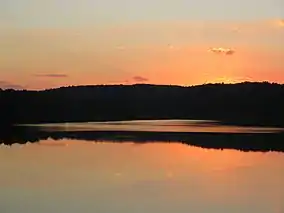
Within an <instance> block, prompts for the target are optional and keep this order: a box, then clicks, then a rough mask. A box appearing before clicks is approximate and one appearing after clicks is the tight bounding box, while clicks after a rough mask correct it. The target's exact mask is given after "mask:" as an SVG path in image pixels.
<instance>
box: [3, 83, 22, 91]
mask: <svg viewBox="0 0 284 213" xmlns="http://www.w3.org/2000/svg"><path fill="white" fill-rule="evenodd" d="M0 88H1V89H17V90H23V89H25V88H24V87H23V86H21V85H18V84H13V83H11V82H8V81H0Z"/></svg>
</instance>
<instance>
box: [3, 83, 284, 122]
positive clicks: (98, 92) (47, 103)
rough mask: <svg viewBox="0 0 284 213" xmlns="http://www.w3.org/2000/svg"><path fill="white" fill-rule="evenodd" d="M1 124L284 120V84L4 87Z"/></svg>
mask: <svg viewBox="0 0 284 213" xmlns="http://www.w3.org/2000/svg"><path fill="white" fill-rule="evenodd" d="M0 112H1V122H0V123H1V124H2V125H6V124H23V123H50V122H84V121H106V120H133V119H210V120H220V121H223V122H225V123H232V124H243V125H270V126H284V85H281V84H275V83H268V82H263V83H250V82H244V83H238V84H206V85H200V86H190V87H182V86H164V85H148V84H137V85H98V86H70V87H62V88H58V89H49V90H43V91H16V90H0Z"/></svg>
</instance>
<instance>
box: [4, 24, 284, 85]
mask: <svg viewBox="0 0 284 213" xmlns="http://www.w3.org/2000/svg"><path fill="white" fill-rule="evenodd" d="M0 33H1V34H0V35H1V40H0V46H1V49H0V56H1V57H0V87H2V88H7V87H14V88H21V87H24V88H28V89H43V88H50V87H59V86H64V85H79V84H117V83H124V84H133V83H153V84H178V85H192V84H203V83H208V82H228V83H232V82H239V81H245V80H249V81H273V82H279V83H283V82H284V63H283V55H284V40H283V38H284V25H283V21H281V19H279V20H277V19H275V20H259V21H250V22H249V21H242V22H240V21H239V22H236V21H235V22H233V21H227V22H224V21H223V22H221V21H215V22H213V21H212V22H209V21H208V22H201V21H200V22H198V21H195V22H186V21H179V22H178V21H176V22H149V23H146V22H139V23H136V24H127V25H126V24H124V25H122V24H121V25H104V26H96V27H95V26H94V27H74V28H32V27H29V28H9V27H7V26H6V27H2V28H0ZM214 48H223V49H224V50H225V49H231V50H232V54H226V52H225V51H223V52H222V51H219V52H218V51H214V50H217V49H214ZM210 49H211V50H213V51H210Z"/></svg>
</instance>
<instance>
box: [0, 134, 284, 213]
mask: <svg viewBox="0 0 284 213" xmlns="http://www.w3.org/2000/svg"><path fill="white" fill-rule="evenodd" d="M0 170H1V176H0V188H1V191H0V212H3V213H8V212H13V213H17V212H24V213H38V212H41V213H50V212H60V213H73V212H74V213H75V212H76V213H77V212H86V213H92V212H97V213H110V212H125V213H127V212H129V213H144V212H147V213H157V212H163V213H174V212H179V213H188V212H196V213H207V212H208V213H212V212H216V213H217V212H223V213H227V212H234V213H237V212H244V213H251V212H258V213H267V212H271V213H272V212H273V213H274V212H275V213H280V212H283V211H284V204H283V200H284V182H283V179H284V155H283V154H281V153H277V152H268V153H262V152H241V151H236V150H223V151H222V150H215V149H203V148H198V147H192V146H188V145H184V144H179V143H147V144H140V145H137V144H135V143H123V144H121V143H112V142H105V143H104V142H101V143H93V142H85V141H79V140H60V141H54V140H50V139H49V140H44V141H41V142H39V143H34V144H26V145H17V144H14V145H12V146H11V147H8V146H1V148H0Z"/></svg>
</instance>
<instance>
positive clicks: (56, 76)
mask: <svg viewBox="0 0 284 213" xmlns="http://www.w3.org/2000/svg"><path fill="white" fill-rule="evenodd" d="M35 76H37V77H46V78H67V77H68V75H66V74H52V73H51V74H36V75H35Z"/></svg>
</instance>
